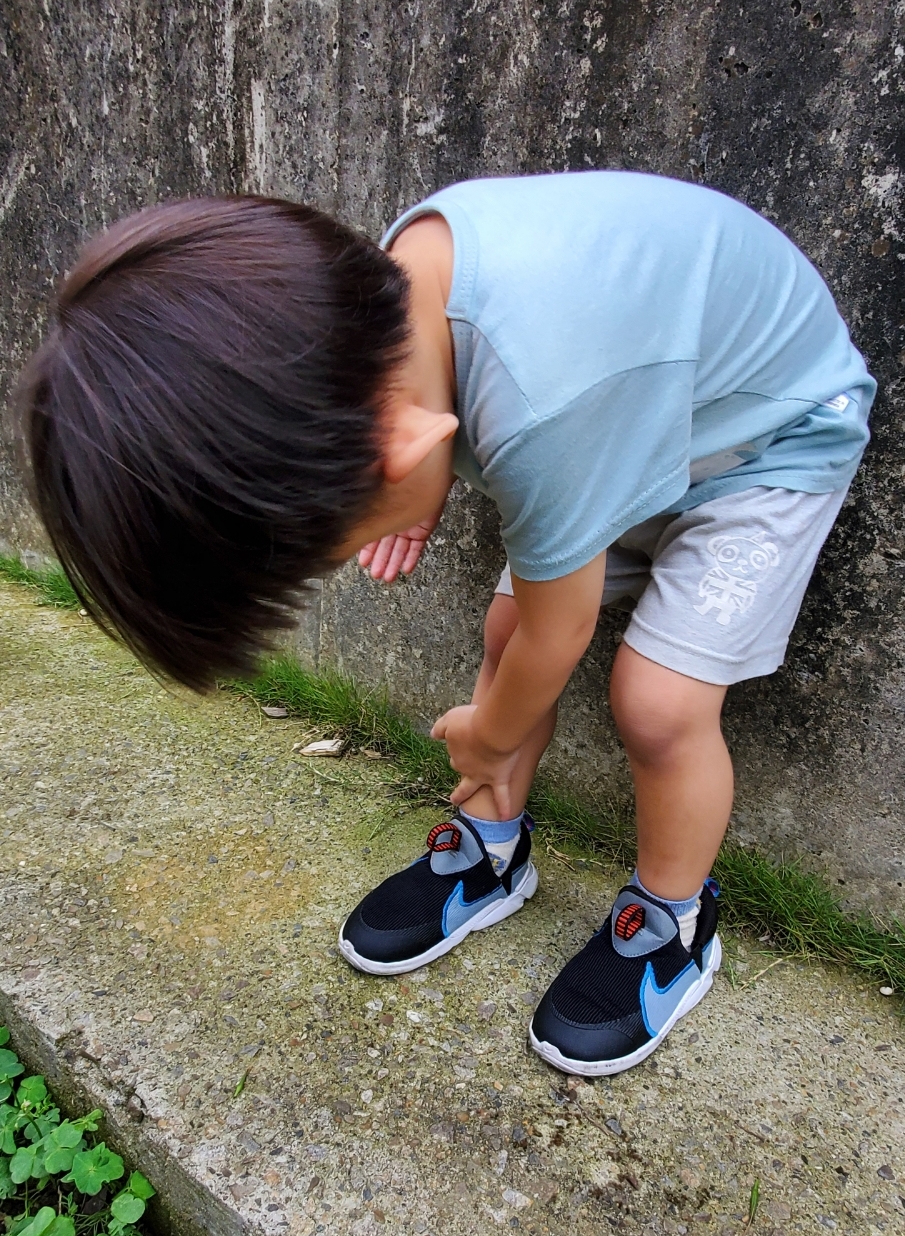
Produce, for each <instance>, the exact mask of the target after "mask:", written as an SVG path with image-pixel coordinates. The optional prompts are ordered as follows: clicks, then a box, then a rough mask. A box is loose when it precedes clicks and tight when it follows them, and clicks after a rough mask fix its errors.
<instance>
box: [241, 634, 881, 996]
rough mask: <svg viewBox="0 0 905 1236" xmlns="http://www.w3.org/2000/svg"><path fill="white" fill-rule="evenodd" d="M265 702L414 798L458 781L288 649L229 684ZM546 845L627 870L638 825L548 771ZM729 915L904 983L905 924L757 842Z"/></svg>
mask: <svg viewBox="0 0 905 1236" xmlns="http://www.w3.org/2000/svg"><path fill="white" fill-rule="evenodd" d="M226 685H227V686H228V688H229V689H230V690H235V691H238V692H240V693H241V694H243V695H247V696H250V697H251V698H253V699H255V700H256V701H257V702H258V703H259V704H262V705H263V704H274V705H282V706H283V707H285V708H287V709H289V711H290V712H291V713H294V714H296V715H298V716H301V717H304V718H306V719H307V720H309V721H310V722H311V723H312V725H313V726H315V727H317V729H318V730H320V731H322V732H323V733H326V734H329V735H331V736H341V737H343V738H344V739H346V741H347V742H348V743H349V744H350V745H351V746H354V747H363V748H371V749H374V750H377V751H380V752H382V753H383V754H385V755H388V756H392V758H393V760H394V761H395V764H396V768H397V770H398V779H397V782H396V787H397V789H398V790H399V792H400V793H402V794H404V795H406V796H407V797H409V798H414V799H420V800H421V801H423V802H425V803H435V804H438V805H439V804H440V803H443V802H445V801H446V800H447V798H448V795H449V793H450V791H451V790H452V788H453V786H454V785H455V782H456V774H455V773H454V772H453V770H452V769H451V768H450V766H449V762H448V760H447V758H446V748H445V747H444V746H443V745H442V744H441V743H437V742H434V741H432V740H431V739H430V738H428V737H427V736H426V735H424V734H422V733H419V731H418V730H417V729H415V727H414V726H413V724H412V723H411V721H409V720H408V719H407V718H406V717H405V716H403V715H402V714H401V713H400V712H399V711H398V710H397V709H396V708H394V707H393V706H392V705H391V704H390V703H388V701H387V699H386V696H385V695H384V694H382V693H381V692H375V691H365V690H362V688H360V687H359V686H357V684H356V683H355V682H353V681H352V680H351V679H349V678H346V677H344V676H343V675H340V674H338V673H336V672H327V673H323V674H312V673H309V672H307V671H306V670H304V669H302V667H301V666H300V665H299V664H298V662H297V661H295V660H294V659H293V658H292V657H289V656H280V657H275V658H273V659H272V660H270V661H268V662H267V663H265V664H264V665H263V666H262V669H261V672H260V674H259V675H258V677H256V678H255V679H253V680H250V681H243V682H238V683H230V684H226ZM528 806H529V809H530V810H531V812H532V814H533V815H534V818H535V819H536V821H537V824H538V831H539V833H540V836H541V838H542V839H543V840H544V841H545V842H546V843H547V844H548V846H552V847H557V846H562V847H564V848H565V850H566V851H567V853H566V854H561V855H560V857H565V858H570V859H575V860H578V861H579V862H580V861H582V859H584V860H585V861H587V860H590V861H592V862H594V863H600V864H601V865H602V866H604V867H608V868H611V869H613V870H614V871H618V870H620V869H621V870H628V869H630V868H631V866H632V865H633V858H634V853H633V833H634V829H633V826H632V821H631V813H630V810H629V808H628V806H627V804H609V805H608V804H597V805H594V804H587V805H585V804H583V803H580V802H578V801H576V800H575V799H574V798H572V797H570V796H568V795H565V794H563V793H561V792H558V791H557V790H556V789H555V787H553V786H551V785H550V784H548V783H545V782H543V781H541V782H540V783H539V784H538V785H537V787H536V788H535V791H534V793H533V795H532V798H531V800H530V802H529V804H528ZM714 875H715V876H716V878H717V880H718V881H719V883H720V886H721V888H722V896H721V898H720V904H721V907H722V912H723V921H724V922H726V923H728V924H729V925H731V926H733V927H735V928H738V929H740V930H743V931H749V932H753V933H754V934H756V935H758V936H763V935H767V936H769V940H770V943H771V944H772V945H773V946H774V947H775V948H778V949H780V950H781V951H784V952H788V953H793V954H796V955H798V956H801V957H811V958H817V959H819V960H821V961H831V962H837V963H841V964H843V965H847V966H849V967H851V968H852V969H854V970H855V971H857V972H859V973H860V974H861V975H863V976H864V977H865V978H868V979H870V980H871V982H873V983H884V984H888V985H889V986H891V987H893V988H894V989H895V990H896V992H897V993H903V992H905V925H903V924H902V923H900V922H899V921H897V920H891V921H890V922H888V923H886V924H882V925H879V924H877V923H875V922H872V921H871V920H870V919H867V918H864V917H861V918H853V917H852V916H851V915H849V914H847V913H846V912H845V910H843V908H842V906H841V905H840V903H839V900H838V898H837V897H836V895H835V893H834V892H833V890H832V889H831V888H830V887H829V886H828V885H827V884H826V883H825V882H824V881H823V880H822V879H820V878H819V877H818V876H816V875H813V874H811V873H810V872H807V871H805V870H803V869H802V868H801V867H800V866H799V865H798V864H796V863H790V862H784V863H774V862H773V861H772V860H771V859H770V858H768V857H767V856H765V855H763V854H760V853H758V852H757V850H755V849H749V848H743V847H741V846H739V845H736V844H733V843H732V842H727V843H725V844H724V845H723V848H722V849H721V851H720V854H719V857H718V858H717V861H716V864H715V866H714Z"/></svg>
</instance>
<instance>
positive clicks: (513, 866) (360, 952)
mask: <svg viewBox="0 0 905 1236" xmlns="http://www.w3.org/2000/svg"><path fill="white" fill-rule="evenodd" d="M533 827H534V822H533V820H531V817H530V816H529V815H528V814H527V812H526V813H525V817H524V819H523V821H522V826H521V832H520V834H519V839H518V844H517V846H516V848H515V853H514V854H513V856H512V861H511V862H510V864H509V866H508V867H507V868H506V870H505V871H504V872H503V874H502V876H498V875H497V874H496V872H495V871H494V869H493V863H492V862H491V861H490V858H489V856H488V854H487V851H486V850H485V849H484V843H483V841H482V840H481V838H480V837H479V836H478V834H477V832H476V831H475V829H473V828H472V826H471V825H470V824H469V823H468V821H467V820H465V819H463V818H462V816H461V815H459V813H458V812H456V814H455V816H454V817H453V819H452V820H450V821H448V822H447V823H445V824H438V825H437V827H436V828H434V829H432V830H431V832H430V834H429V836H428V838H427V853H426V854H425V855H423V857H421V858H419V859H417V860H416V861H415V862H414V863H412V865H411V866H410V867H406V868H405V870H403V871H398V872H397V873H396V874H395V875H392V876H390V877H389V879H387V880H384V882H383V883H382V884H380V885H378V886H377V888H375V889H374V891H373V892H372V893H368V895H367V897H365V899H364V901H362V902H361V903H360V904H359V905H358V906H357V907H356V909H355V910H353V911H352V913H351V914H350V915H349V917H348V918H347V919H346V921H345V922H344V923H343V925H342V927H341V928H340V930H339V950H340V952H341V953H342V955H343V957H345V959H346V961H348V962H349V963H350V964H351V965H353V966H355V968H356V970H364V971H365V973H366V974H404V973H405V972H406V971H407V970H417V969H418V967H419V966H423V965H426V964H427V963H428V962H429V961H435V960H436V958H438V957H442V956H443V954H444V953H448V952H449V951H450V949H454V948H455V947H456V945H457V944H459V943H461V941H462V940H464V939H465V937H466V936H467V935H468V934H469V933H470V932H472V931H480V930H481V929H482V928H484V927H490V926H491V925H492V924H493V923H498V922H500V920H501V919H504V918H508V917H509V915H510V914H514V913H515V912H516V910H520V909H521V908H522V906H523V905H524V904H525V902H526V901H527V900H528V898H529V897H533V896H534V893H535V890H536V889H537V871H536V870H535V867H534V864H533V863H532V862H531V829H532V828H533Z"/></svg>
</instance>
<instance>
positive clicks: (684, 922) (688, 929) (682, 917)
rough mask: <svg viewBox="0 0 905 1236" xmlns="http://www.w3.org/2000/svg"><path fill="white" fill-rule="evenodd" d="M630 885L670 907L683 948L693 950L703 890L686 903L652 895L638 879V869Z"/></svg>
mask: <svg viewBox="0 0 905 1236" xmlns="http://www.w3.org/2000/svg"><path fill="white" fill-rule="evenodd" d="M629 883H631V884H634V885H636V886H637V887H638V888H640V889H641V891H642V892H644V893H647V895H648V897H653V899H654V900H655V901H660V902H662V903H663V905H665V906H669V908H670V910H672V912H673V914H675V916H676V922H677V923H678V924H679V939H680V940H681V941H682V945H683V947H684V948H691V942H692V940H693V939H694V933H695V928H696V927H697V925H698V911H699V910H700V908H701V889H698V891H697V892H696V893H695V895H694V896H693V897H688V898H687V899H686V900H685V901H669V900H668V899H667V898H666V897H658V896H657V894H656V893H652V892H651V891H650V889H649V888H645V887H644V885H643V884H642V883H641V881H640V880H639V879H638V869H637V867H636V868H635V873H634V875H633V876H632V878H631V880H630V881H629Z"/></svg>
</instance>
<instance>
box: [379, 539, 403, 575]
mask: <svg viewBox="0 0 905 1236" xmlns="http://www.w3.org/2000/svg"><path fill="white" fill-rule="evenodd" d="M408 551H409V539H408V537H407V536H397V537H395V538H394V541H393V548H392V550H391V551H390V558H389V561H388V562H387V565H386V567H385V568H384V572H383V578H384V579H385V580H386V582H387V583H388V584H391V583H392V582H393V580H394V579H395V578H396V577H397V575H398V574H399V569H400V567H401V566H402V564H403V562H405V558H406V555H407V554H408Z"/></svg>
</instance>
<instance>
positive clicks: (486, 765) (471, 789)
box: [431, 704, 519, 820]
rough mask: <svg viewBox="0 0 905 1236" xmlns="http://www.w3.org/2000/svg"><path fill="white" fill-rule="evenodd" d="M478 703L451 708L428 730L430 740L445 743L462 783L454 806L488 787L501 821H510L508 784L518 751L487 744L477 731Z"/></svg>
mask: <svg viewBox="0 0 905 1236" xmlns="http://www.w3.org/2000/svg"><path fill="white" fill-rule="evenodd" d="M477 710H478V705H477V704H465V705H463V706H461V707H459V708H451V709H450V710H449V712H447V713H444V715H443V716H442V717H441V718H440V719H439V721H437V723H436V724H435V725H434V728H433V729H432V730H431V738H438V739H440V740H442V741H443V742H445V743H446V748H447V750H448V751H449V762H450V764H452V766H453V768H454V769H455V770H456V772H457V773H461V774H462V780H461V781H460V782H459V784H458V785H457V786H456V788H455V789H454V790H453V792H452V794H451V795H450V800H451V801H452V802H453V803H456V804H458V803H464V802H466V801H467V800H468V799H469V798H471V796H472V795H473V794H476V793H477V792H478V790H479V789H481V787H482V786H485V785H486V786H489V788H490V791H491V793H492V794H493V799H494V802H495V803H496V805H497V810H498V811H499V812H500V818H501V819H503V820H509V819H511V818H512V814H513V812H512V795H511V793H510V789H509V782H510V780H511V778H512V774H513V772H514V771H515V766H516V764H517V763H518V756H519V753H518V750H516V751H510V752H506V751H498V750H495V749H494V748H493V747H490V746H488V745H487V743H486V742H484V741H483V740H482V739H481V738H480V737H479V735H478V733H477V732H476V727H475V713H476V712H477Z"/></svg>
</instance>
